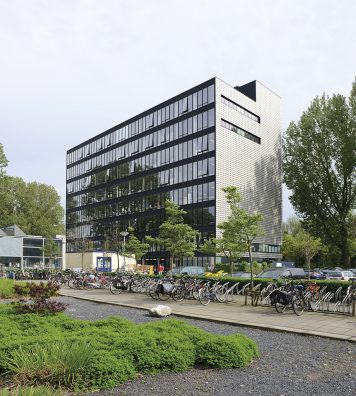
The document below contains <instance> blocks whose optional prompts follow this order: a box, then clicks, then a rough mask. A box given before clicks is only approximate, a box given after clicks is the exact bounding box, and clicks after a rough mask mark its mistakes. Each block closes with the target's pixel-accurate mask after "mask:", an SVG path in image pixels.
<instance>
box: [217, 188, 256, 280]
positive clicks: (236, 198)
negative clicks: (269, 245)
mask: <svg viewBox="0 0 356 396" xmlns="http://www.w3.org/2000/svg"><path fill="white" fill-rule="evenodd" d="M222 190H223V191H224V193H225V194H226V200H227V203H228V204H229V205H230V210H231V214H230V216H229V217H228V220H227V221H225V222H224V223H222V224H220V225H219V226H218V227H219V228H220V229H222V230H223V232H224V233H225V232H228V233H230V234H231V235H234V234H235V236H236V238H237V239H236V240H238V241H239V243H241V244H242V245H244V246H245V248H246V250H247V251H248V256H249V263H250V273H251V284H253V272H252V267H253V266H252V243H253V241H254V240H255V238H256V237H258V236H261V235H263V230H262V228H261V223H262V220H263V216H262V214H260V213H255V214H249V213H248V212H247V211H246V210H245V209H243V208H241V206H240V202H241V196H240V193H239V191H238V189H237V187H234V186H228V187H224V188H223V189H222Z"/></svg>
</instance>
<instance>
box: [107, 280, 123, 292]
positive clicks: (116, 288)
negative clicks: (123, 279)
mask: <svg viewBox="0 0 356 396" xmlns="http://www.w3.org/2000/svg"><path fill="white" fill-rule="evenodd" d="M120 286H121V283H117V282H111V283H110V287H109V290H110V292H111V293H112V294H120V293H121V292H122V289H121V288H120Z"/></svg>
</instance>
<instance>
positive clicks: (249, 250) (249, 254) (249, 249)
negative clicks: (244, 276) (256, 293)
mask: <svg viewBox="0 0 356 396" xmlns="http://www.w3.org/2000/svg"><path fill="white" fill-rule="evenodd" d="M248 257H249V260H250V275H251V290H252V288H253V286H254V285H253V272H252V253H251V245H248Z"/></svg>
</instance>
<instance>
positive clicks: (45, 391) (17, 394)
mask: <svg viewBox="0 0 356 396" xmlns="http://www.w3.org/2000/svg"><path fill="white" fill-rule="evenodd" d="M61 395H62V392H61V391H59V390H55V389H52V388H48V387H47V386H19V387H17V388H15V389H13V388H12V389H11V390H8V389H2V390H1V389H0V396H61Z"/></svg>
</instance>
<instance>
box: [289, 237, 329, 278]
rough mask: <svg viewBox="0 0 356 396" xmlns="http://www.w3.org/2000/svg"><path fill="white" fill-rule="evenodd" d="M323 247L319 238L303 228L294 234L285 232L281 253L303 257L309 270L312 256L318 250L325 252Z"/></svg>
mask: <svg viewBox="0 0 356 396" xmlns="http://www.w3.org/2000/svg"><path fill="white" fill-rule="evenodd" d="M325 249H326V247H325V246H324V245H323V244H322V242H321V240H320V238H314V237H313V236H312V235H310V234H309V233H308V232H306V231H304V230H301V231H299V232H298V233H297V234H296V235H290V234H285V235H284V237H283V245H282V251H283V254H287V255H289V256H291V257H296V258H297V257H303V258H305V260H306V264H307V269H308V270H309V271H310V263H311V260H312V258H313V257H314V256H316V255H317V254H318V253H319V252H325ZM309 279H310V274H309Z"/></svg>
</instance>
